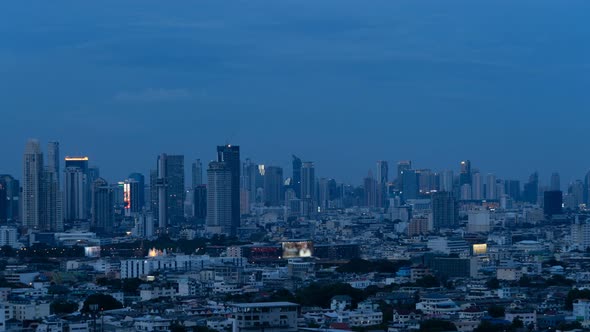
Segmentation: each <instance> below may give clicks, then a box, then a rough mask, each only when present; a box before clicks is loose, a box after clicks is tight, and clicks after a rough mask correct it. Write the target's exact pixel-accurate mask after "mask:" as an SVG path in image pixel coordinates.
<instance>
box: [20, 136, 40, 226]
mask: <svg viewBox="0 0 590 332" xmlns="http://www.w3.org/2000/svg"><path fill="white" fill-rule="evenodd" d="M42 175H43V154H42V153H41V147H40V146H39V141H38V140H35V139H31V140H29V141H28V142H27V144H26V146H25V153H24V163H23V194H22V198H23V205H22V207H23V216H22V225H23V226H24V227H27V228H31V229H36V228H38V227H39V223H40V220H41V215H40V212H41V181H42Z"/></svg>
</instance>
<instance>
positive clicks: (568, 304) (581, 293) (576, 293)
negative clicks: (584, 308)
mask: <svg viewBox="0 0 590 332" xmlns="http://www.w3.org/2000/svg"><path fill="white" fill-rule="evenodd" d="M577 299H590V289H583V290H579V289H577V288H576V289H572V290H571V291H569V292H568V293H567V297H566V298H565V309H566V310H572V309H573V303H574V301H575V300H577Z"/></svg>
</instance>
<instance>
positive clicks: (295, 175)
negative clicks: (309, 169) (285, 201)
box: [292, 155, 302, 198]
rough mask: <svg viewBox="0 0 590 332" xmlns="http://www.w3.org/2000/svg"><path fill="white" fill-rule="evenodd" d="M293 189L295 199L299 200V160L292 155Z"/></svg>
mask: <svg viewBox="0 0 590 332" xmlns="http://www.w3.org/2000/svg"><path fill="white" fill-rule="evenodd" d="M292 165H293V189H294V190H295V195H296V196H297V198H301V165H302V163H301V159H299V157H297V156H296V155H293V164H292Z"/></svg>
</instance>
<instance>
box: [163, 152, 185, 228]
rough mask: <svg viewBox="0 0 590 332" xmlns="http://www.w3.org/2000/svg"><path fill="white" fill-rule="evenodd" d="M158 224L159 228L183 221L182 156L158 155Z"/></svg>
mask: <svg viewBox="0 0 590 332" xmlns="http://www.w3.org/2000/svg"><path fill="white" fill-rule="evenodd" d="M156 183H157V186H158V213H159V215H158V225H159V227H160V228H164V227H167V226H168V225H170V224H180V223H182V222H183V221H184V199H185V191H184V156H182V155H167V154H165V153H163V154H161V155H160V156H158V179H157V182H156Z"/></svg>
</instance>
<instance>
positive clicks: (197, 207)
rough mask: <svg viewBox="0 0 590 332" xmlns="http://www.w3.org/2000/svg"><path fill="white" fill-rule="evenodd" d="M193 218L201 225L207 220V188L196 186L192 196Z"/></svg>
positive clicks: (202, 185)
mask: <svg viewBox="0 0 590 332" xmlns="http://www.w3.org/2000/svg"><path fill="white" fill-rule="evenodd" d="M193 199H194V201H193V208H194V211H193V213H194V216H195V219H196V220H197V222H199V223H202V222H204V221H205V219H207V186H206V185H204V184H201V185H197V186H196V187H195V188H194V194H193Z"/></svg>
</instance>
